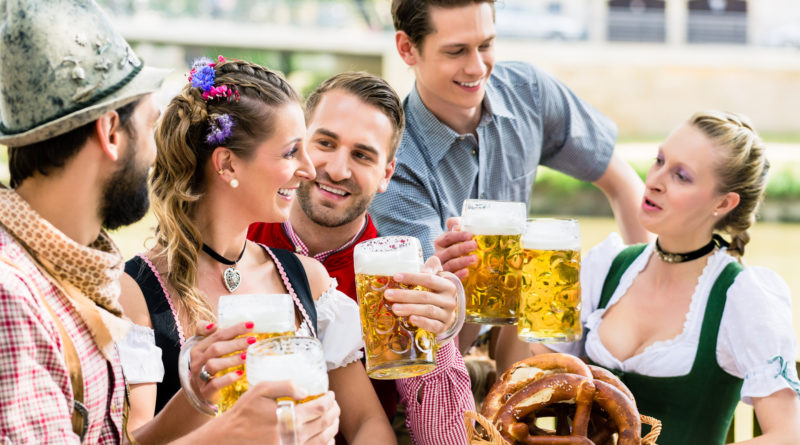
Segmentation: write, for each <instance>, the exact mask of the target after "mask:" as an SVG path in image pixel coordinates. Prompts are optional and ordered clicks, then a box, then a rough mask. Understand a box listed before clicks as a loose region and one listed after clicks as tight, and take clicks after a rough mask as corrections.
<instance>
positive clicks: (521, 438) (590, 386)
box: [494, 373, 641, 445]
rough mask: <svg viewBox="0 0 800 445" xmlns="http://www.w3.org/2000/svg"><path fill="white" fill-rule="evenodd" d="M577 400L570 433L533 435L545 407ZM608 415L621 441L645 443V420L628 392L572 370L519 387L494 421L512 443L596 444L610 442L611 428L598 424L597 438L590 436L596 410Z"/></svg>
mask: <svg viewBox="0 0 800 445" xmlns="http://www.w3.org/2000/svg"><path fill="white" fill-rule="evenodd" d="M560 402H567V403H574V404H575V413H574V415H573V417H572V430H571V433H570V435H569V436H565V435H560V436H547V435H532V434H531V433H532V432H533V433H534V434H536V433H538V432H537V431H532V430H536V429H537V428H536V426H535V422H536V417H537V413H538V412H539V411H540V410H542V409H543V408H547V407H548V406H550V405H552V404H555V403H560ZM594 405H596V406H597V407H598V408H600V410H602V411H603V412H605V413H606V414H607V415H608V422H610V423H613V426H614V430H615V431H617V432H618V433H619V438H618V442H617V444H618V445H639V444H641V436H640V434H641V422H640V420H639V414H638V411H637V409H636V406H635V405H634V404H633V402H632V401H631V400H630V399H629V398H628V396H627V395H626V394H624V393H623V392H622V391H620V390H619V389H617V388H616V387H614V386H612V385H611V384H608V383H606V382H604V381H602V380H593V379H592V378H591V377H588V378H587V377H585V376H580V375H575V374H570V373H562V374H555V375H549V376H547V377H546V378H541V379H538V380H535V381H533V382H531V383H529V384H528V385H527V386H526V387H524V388H522V389H521V390H519V391H517V392H516V394H514V395H513V396H512V397H511V398H509V399H508V401H507V402H506V403H504V404H503V406H502V407H501V409H500V410H499V411H498V413H497V417H496V420H495V421H494V424H495V426H496V427H497V430H498V431H499V432H500V435H501V436H502V437H503V438H504V439H505V440H507V441H509V442H510V443H517V444H525V445H561V444H594V443H603V442H606V441H607V440H608V439H609V437H610V435H609V433H608V428H605V425H603V427H597V426H596V427H597V428H595V429H596V430H597V431H596V435H597V437H596V438H595V439H596V440H592V439H591V438H590V431H589V429H590V419H591V417H592V412H593V411H594V410H596V408H595V407H594Z"/></svg>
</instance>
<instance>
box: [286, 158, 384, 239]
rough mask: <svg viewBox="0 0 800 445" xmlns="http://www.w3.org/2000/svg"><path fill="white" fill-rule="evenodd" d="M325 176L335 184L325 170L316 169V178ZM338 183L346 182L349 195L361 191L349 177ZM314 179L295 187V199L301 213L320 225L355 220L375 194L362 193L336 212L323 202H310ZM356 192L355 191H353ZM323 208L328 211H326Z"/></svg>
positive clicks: (330, 225) (367, 206) (338, 225)
mask: <svg viewBox="0 0 800 445" xmlns="http://www.w3.org/2000/svg"><path fill="white" fill-rule="evenodd" d="M321 178H325V179H326V180H327V182H328V183H330V184H334V185H335V184H337V183H336V182H335V181H331V179H330V177H329V176H328V174H327V173H326V172H325V171H319V170H318V171H317V179H321ZM338 184H347V185H348V187H346V188H347V190H352V192H351V195H350V196H351V197H353V196H354V195H355V194H356V193H359V192H360V191H361V189H360V187H358V185H357V184H355V181H352V180H351V179H348V180H345V181H340V182H339V183H338ZM316 186H317V185H316V183H315V182H314V181H303V182H301V183H300V185H299V186H298V188H297V201H298V202H299V203H300V208H301V209H303V213H305V214H306V216H308V219H310V220H311V221H312V222H314V223H315V224H318V225H320V226H322V227H340V226H343V225H345V224H347V223H350V222H353V221H355V220H356V219H357V218H360V217H361V215H363V214H364V213H365V212H366V211H367V208H369V205H370V203H371V202H372V198H373V197H374V196H375V194H374V193H373V194H370V195H362V196H361V197H360V198H355V201H353V202H352V203H351V204H350V205H349V206H348V207H346V208H345V209H344V210H343V211H341V212H336V211H335V210H334V209H332V208H330V207H327V206H325V205H324V204H315V203H312V202H311V189H312V188H314V187H316ZM353 192H356V193H353ZM325 209H327V210H328V211H327V212H326V211H325Z"/></svg>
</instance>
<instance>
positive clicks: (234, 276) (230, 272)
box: [222, 267, 242, 292]
mask: <svg viewBox="0 0 800 445" xmlns="http://www.w3.org/2000/svg"><path fill="white" fill-rule="evenodd" d="M222 281H223V282H224V283H225V287H227V288H228V292H233V291H235V290H236V288H238V287H239V285H240V284H241V283H242V274H240V273H239V271H238V270H236V269H234V268H233V267H229V268H227V269H225V272H223V273H222Z"/></svg>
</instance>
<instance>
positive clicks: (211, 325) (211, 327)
mask: <svg viewBox="0 0 800 445" xmlns="http://www.w3.org/2000/svg"><path fill="white" fill-rule="evenodd" d="M213 328H214V323H209V325H208V326H206V331H210V330H211V329H213Z"/></svg>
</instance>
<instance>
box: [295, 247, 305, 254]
mask: <svg viewBox="0 0 800 445" xmlns="http://www.w3.org/2000/svg"><path fill="white" fill-rule="evenodd" d="M294 251H295V252H297V253H303V248H302V247H300V246H297V247H295V248H294Z"/></svg>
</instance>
